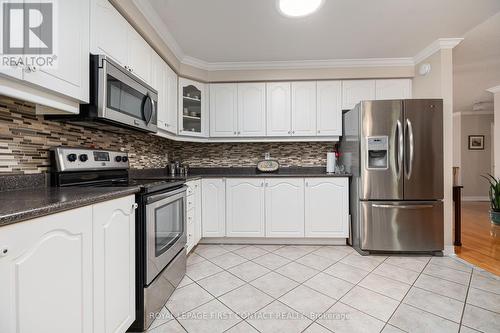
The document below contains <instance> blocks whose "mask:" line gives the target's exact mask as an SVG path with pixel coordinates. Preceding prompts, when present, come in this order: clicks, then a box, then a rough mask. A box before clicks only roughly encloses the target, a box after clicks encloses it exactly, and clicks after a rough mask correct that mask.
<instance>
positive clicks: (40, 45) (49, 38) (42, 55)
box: [0, 0, 57, 68]
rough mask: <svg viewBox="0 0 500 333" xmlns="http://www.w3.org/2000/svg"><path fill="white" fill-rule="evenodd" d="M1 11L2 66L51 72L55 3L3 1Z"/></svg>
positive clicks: (53, 47)
mask: <svg viewBox="0 0 500 333" xmlns="http://www.w3.org/2000/svg"><path fill="white" fill-rule="evenodd" d="M0 1H1V0H0ZM1 9H2V14H1V15H2V16H1V17H2V25H1V28H2V34H1V36H2V57H1V66H2V67H19V66H21V65H22V66H30V65H31V66H37V67H45V66H47V67H52V68H54V67H55V61H56V59H57V57H56V56H55V49H56V47H55V46H56V45H55V44H56V43H55V42H56V40H55V30H56V29H55V26H56V24H55V23H57V22H55V21H54V20H55V3H54V0H39V1H32V2H30V1H24V2H23V1H22V0H14V1H13V0H9V1H7V2H5V0H3V1H1ZM26 68H27V67H26Z"/></svg>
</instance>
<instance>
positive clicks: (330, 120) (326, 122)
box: [316, 81, 342, 136]
mask: <svg viewBox="0 0 500 333" xmlns="http://www.w3.org/2000/svg"><path fill="white" fill-rule="evenodd" d="M316 89H317V98H316V103H317V106H316V121H317V135H318V136H341V135H342V83H341V81H318V84H317V88H316Z"/></svg>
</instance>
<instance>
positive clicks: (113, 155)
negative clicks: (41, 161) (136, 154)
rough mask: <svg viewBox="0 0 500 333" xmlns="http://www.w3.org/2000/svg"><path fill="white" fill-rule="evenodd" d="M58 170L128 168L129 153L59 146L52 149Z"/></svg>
mask: <svg viewBox="0 0 500 333" xmlns="http://www.w3.org/2000/svg"><path fill="white" fill-rule="evenodd" d="M52 153H53V157H54V158H53V160H54V162H55V167H56V169H57V171H59V172H63V171H83V170H109V169H128V167H129V159H128V154H127V153H124V152H121V151H112V150H95V149H83V148H69V147H57V148H53V149H52Z"/></svg>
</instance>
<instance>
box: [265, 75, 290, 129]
mask: <svg viewBox="0 0 500 333" xmlns="http://www.w3.org/2000/svg"><path fill="white" fill-rule="evenodd" d="M266 90H267V91H266V93H267V94H266V107H267V131H266V134H267V136H289V135H290V134H291V128H292V127H291V126H292V107H291V84H290V82H274V83H271V82H269V83H267V84H266Z"/></svg>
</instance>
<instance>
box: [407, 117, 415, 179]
mask: <svg viewBox="0 0 500 333" xmlns="http://www.w3.org/2000/svg"><path fill="white" fill-rule="evenodd" d="M405 134H408V140H409V143H408V144H409V145H410V154H409V155H410V156H409V159H410V160H409V161H408V163H407V165H405V176H406V179H410V178H411V174H412V173H413V157H414V154H415V143H414V141H413V126H412V124H411V121H410V119H406V133H405Z"/></svg>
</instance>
